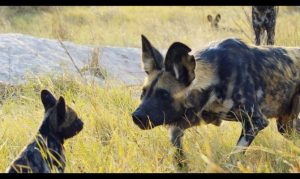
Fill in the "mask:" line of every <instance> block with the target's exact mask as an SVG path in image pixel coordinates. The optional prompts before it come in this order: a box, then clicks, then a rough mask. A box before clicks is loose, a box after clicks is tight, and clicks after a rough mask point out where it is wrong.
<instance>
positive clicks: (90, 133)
mask: <svg viewBox="0 0 300 179" xmlns="http://www.w3.org/2000/svg"><path fill="white" fill-rule="evenodd" d="M245 12H246V14H248V15H249V16H250V12H251V11H250V7H244V8H242V7H238V6H236V7H214V6H210V7H59V8H56V7H44V8H36V9H35V8H32V7H28V8H17V7H15V8H13V7H1V8H0V24H1V25H0V32H1V33H11V32H13V33H24V34H31V35H33V36H37V37H45V38H58V37H59V38H62V39H64V40H69V41H73V42H76V43H80V44H97V45H103V46H106V45H112V46H130V47H140V43H141V42H140V35H141V34H144V35H146V36H147V37H148V38H149V39H150V41H151V42H152V43H153V44H154V45H155V46H157V47H158V48H168V46H169V45H170V44H171V43H172V42H174V41H181V42H184V43H186V44H187V45H189V46H190V47H192V48H193V49H195V48H197V47H202V46H204V45H206V44H207V43H209V42H211V41H213V40H218V39H222V38H226V37H232V36H234V37H239V38H241V39H243V40H245V41H246V42H249V43H252V42H253V39H254V35H253V33H252V29H251V24H250V22H249V21H248V20H247V16H246V14H245ZM299 12H300V11H299V10H298V9H297V8H296V7H281V8H280V10H279V17H278V21H277V27H276V37H275V39H276V41H275V43H276V44H277V45H285V46H298V45H299V44H300V32H299V31H298V29H299V26H300V25H299V23H296V22H298V19H299V17H300V13H299ZM217 13H220V14H221V16H222V19H221V22H220V24H219V25H220V26H221V27H224V28H225V29H226V28H233V29H239V30H243V31H244V32H241V33H233V32H231V31H229V30H220V31H214V30H212V29H211V27H210V25H209V24H208V22H207V18H206V16H207V15H208V14H212V15H214V16H215V15H216V14H217ZM109 84H110V83H108V85H106V86H104V87H101V86H99V85H92V84H90V85H86V84H85V83H83V82H81V81H80V80H78V79H72V78H71V77H69V76H68V75H65V76H62V77H61V78H59V79H56V80H53V79H50V77H47V76H42V77H39V78H38V79H34V80H30V81H29V82H28V83H26V84H25V85H22V86H18V87H17V88H5V89H4V88H3V87H2V88H3V89H2V90H0V91H1V92H2V93H3V95H0V172H4V171H5V169H6V167H7V166H8V165H9V163H10V162H11V161H12V160H13V159H14V158H15V157H16V156H17V155H18V153H19V152H20V151H21V150H22V148H23V147H24V146H26V145H27V144H28V142H29V141H30V140H31V139H32V137H33V136H34V135H35V134H36V132H37V130H38V126H39V125H40V123H41V121H42V118H43V112H44V109H43V106H42V103H41V101H40V90H41V89H44V88H46V89H48V90H50V91H52V92H53V93H54V94H55V95H56V96H57V97H58V96H60V95H62V96H64V97H65V99H66V102H67V104H69V105H70V106H71V107H72V108H73V109H74V110H75V111H76V112H77V113H78V115H79V116H80V117H81V118H82V120H83V121H84V123H85V126H84V129H83V131H82V132H81V133H79V134H78V135H77V136H75V137H74V138H72V139H70V140H68V141H66V143H65V149H66V158H67V167H66V172H80V173H81V172H88V173H89V172H137V173H140V172H177V170H176V165H175V164H174V162H173V157H172V156H173V152H174V148H173V147H172V146H171V144H170V142H169V136H168V130H167V129H166V128H165V127H157V128H155V129H153V130H149V131H142V130H140V129H139V128H138V127H137V126H135V125H134V123H133V122H132V119H131V115H130V114H131V113H132V112H133V111H134V109H135V108H136V107H137V106H138V104H139V99H138V98H132V96H136V94H138V93H139V92H140V90H141V87H140V86H138V87H126V86H122V85H121V86H115V85H109ZM111 84H113V82H111ZM240 131H241V126H240V124H239V123H234V122H224V123H223V124H222V126H221V127H215V126H212V125H202V126H199V127H194V128H191V129H189V130H187V131H186V134H185V136H184V140H183V145H184V149H185V151H186V155H187V159H188V163H189V169H188V172H300V158H299V154H300V148H299V147H300V143H299V141H298V140H294V141H288V140H286V139H284V138H283V137H282V136H281V135H280V134H279V133H278V132H277V129H276V125H275V120H272V122H271V124H270V126H269V127H268V128H266V129H265V130H263V131H262V132H261V133H260V134H259V135H258V136H257V138H256V139H255V141H254V142H253V144H252V145H251V147H250V148H249V150H248V151H247V153H246V155H245V156H239V158H236V159H234V161H233V164H234V166H233V167H231V168H227V167H226V166H228V161H226V158H227V156H228V155H229V154H230V152H231V150H232V149H233V147H234V145H235V143H236V141H237V139H238V137H239V135H240Z"/></svg>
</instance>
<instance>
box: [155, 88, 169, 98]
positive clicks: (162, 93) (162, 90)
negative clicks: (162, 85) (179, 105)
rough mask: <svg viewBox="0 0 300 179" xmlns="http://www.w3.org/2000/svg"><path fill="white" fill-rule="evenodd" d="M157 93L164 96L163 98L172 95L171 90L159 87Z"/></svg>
mask: <svg viewBox="0 0 300 179" xmlns="http://www.w3.org/2000/svg"><path fill="white" fill-rule="evenodd" d="M157 94H158V96H160V97H163V98H168V97H170V96H171V94H170V92H169V91H167V90H165V89H158V90H157Z"/></svg>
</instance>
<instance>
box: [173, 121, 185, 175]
mask: <svg viewBox="0 0 300 179" xmlns="http://www.w3.org/2000/svg"><path fill="white" fill-rule="evenodd" d="M170 135H171V142H172V144H173V146H174V147H176V152H175V156H174V158H175V162H176V164H177V167H178V169H179V170H185V171H186V170H187V162H186V158H185V155H184V152H183V147H182V142H181V140H182V137H183V135H184V130H183V129H181V128H179V127H176V126H172V127H171V128H170Z"/></svg>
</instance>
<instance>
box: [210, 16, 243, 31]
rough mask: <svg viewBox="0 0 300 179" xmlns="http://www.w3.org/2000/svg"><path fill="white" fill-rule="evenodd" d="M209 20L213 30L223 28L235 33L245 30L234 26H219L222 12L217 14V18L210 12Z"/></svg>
mask: <svg viewBox="0 0 300 179" xmlns="http://www.w3.org/2000/svg"><path fill="white" fill-rule="evenodd" d="M207 20H208V22H209V23H210V25H211V28H212V29H213V30H222V31H228V32H233V33H240V32H244V31H243V30H239V29H234V28H230V27H220V26H219V22H220V20H221V15H220V14H217V15H216V17H215V18H213V16H212V15H210V14H209V15H208V16H207Z"/></svg>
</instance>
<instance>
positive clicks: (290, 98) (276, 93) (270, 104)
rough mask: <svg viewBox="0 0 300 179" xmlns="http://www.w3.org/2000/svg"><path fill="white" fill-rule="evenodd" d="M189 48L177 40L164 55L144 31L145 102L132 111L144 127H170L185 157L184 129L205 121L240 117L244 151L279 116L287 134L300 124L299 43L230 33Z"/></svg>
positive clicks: (238, 148) (240, 143)
mask: <svg viewBox="0 0 300 179" xmlns="http://www.w3.org/2000/svg"><path fill="white" fill-rule="evenodd" d="M189 52H191V49H190V48H189V47H187V46H186V45H185V44H182V43H180V42H175V43H173V44H172V45H171V46H170V47H169V49H168V51H167V53H166V56H165V58H163V56H162V55H161V54H160V53H159V51H158V50H156V49H155V48H154V47H153V46H152V45H151V43H150V42H149V41H148V40H147V39H146V38H145V37H144V36H142V63H143V67H144V70H145V72H146V73H147V77H146V79H145V83H144V86H143V91H142V95H141V104H140V105H139V107H138V108H137V109H136V110H135V111H134V112H133V114H132V118H133V122H134V123H135V124H136V125H138V126H139V127H140V128H141V129H151V128H154V127H155V126H159V125H163V124H166V125H168V126H170V127H171V130H170V132H171V141H172V143H173V145H174V146H176V147H177V149H178V152H179V156H181V157H183V156H184V155H183V152H182V145H181V137H182V136H183V132H184V130H185V129H187V128H190V127H192V126H195V125H198V124H200V122H201V121H204V122H205V123H211V124H214V125H217V126H219V125H220V124H221V122H222V120H227V121H239V122H241V123H242V124H243V128H242V132H241V135H240V138H239V140H238V142H237V146H236V148H235V150H234V151H235V152H240V151H241V152H242V153H244V152H245V151H246V148H247V147H248V146H249V145H250V144H251V142H252V141H253V140H254V138H255V136H256V135H257V134H258V132H259V131H261V130H263V129H264V128H265V127H267V126H268V123H269V121H268V119H270V118H277V126H278V131H279V132H280V133H281V134H283V135H285V136H289V134H290V131H291V130H290V129H291V128H295V127H297V126H299V123H297V120H296V119H297V115H298V114H299V111H300V93H299V92H300V91H299V90H300V76H299V74H300V48H292V47H272V46H267V47H257V46H253V45H247V44H245V43H244V42H242V41H241V40H239V39H235V38H229V39H225V40H222V41H219V42H215V43H212V44H210V45H209V46H208V47H207V48H204V49H203V50H201V51H197V52H195V54H193V55H190V54H189ZM294 119H295V120H294ZM291 121H294V122H291ZM295 125H297V126H295ZM297 128H298V127H297ZM179 164H180V163H179ZM180 165H181V164H180Z"/></svg>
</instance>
